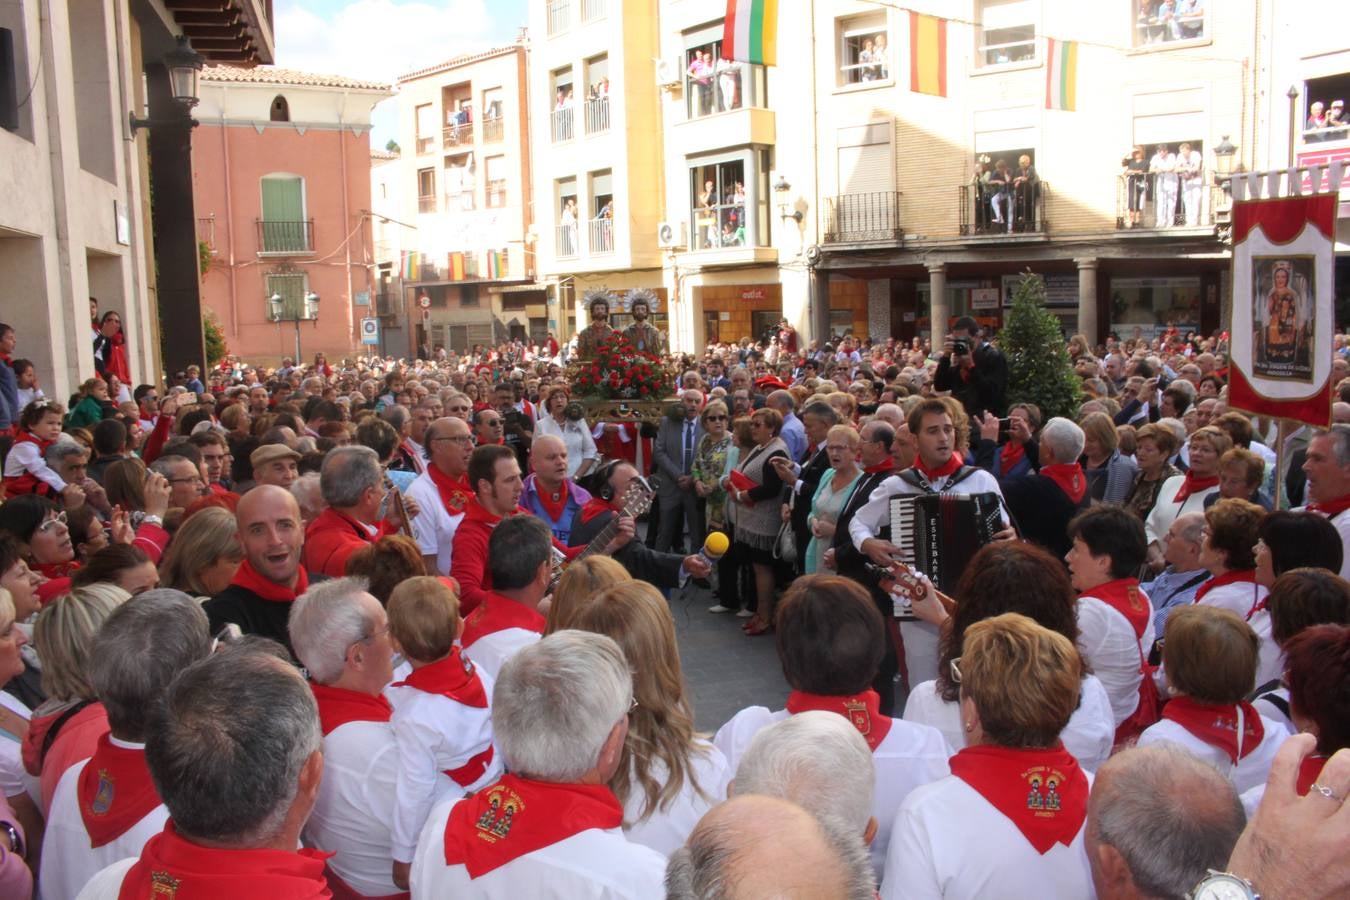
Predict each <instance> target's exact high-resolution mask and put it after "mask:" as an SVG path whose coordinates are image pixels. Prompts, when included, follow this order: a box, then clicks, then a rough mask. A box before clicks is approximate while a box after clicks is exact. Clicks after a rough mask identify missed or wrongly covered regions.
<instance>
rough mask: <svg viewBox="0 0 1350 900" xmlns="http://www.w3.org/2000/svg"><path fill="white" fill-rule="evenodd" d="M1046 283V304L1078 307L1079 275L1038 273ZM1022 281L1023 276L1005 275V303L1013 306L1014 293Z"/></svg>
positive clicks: (1038, 276)
mask: <svg viewBox="0 0 1350 900" xmlns="http://www.w3.org/2000/svg"><path fill="white" fill-rule="evenodd" d="M1036 277H1037V278H1039V279H1041V281H1042V283H1044V284H1045V305H1046V306H1072V307H1074V308H1077V307H1078V276H1077V275H1068V274H1062V273H1061V274H1052V275H1037V276H1036ZM1021 282H1022V276H1021V275H1020V274H1018V275H1004V276H1003V305H1004V306H1012V301H1013V294H1014V293H1015V292H1016V291H1017V285H1019V284H1020V283H1021Z"/></svg>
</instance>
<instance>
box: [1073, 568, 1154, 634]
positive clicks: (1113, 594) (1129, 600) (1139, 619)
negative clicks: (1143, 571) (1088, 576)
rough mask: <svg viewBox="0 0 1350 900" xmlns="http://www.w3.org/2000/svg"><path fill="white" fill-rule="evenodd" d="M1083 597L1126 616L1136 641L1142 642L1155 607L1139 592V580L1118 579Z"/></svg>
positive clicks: (1087, 592)
mask: <svg viewBox="0 0 1350 900" xmlns="http://www.w3.org/2000/svg"><path fill="white" fill-rule="evenodd" d="M1083 596H1084V597H1093V598H1095V599H1097V600H1100V601H1102V602H1103V603H1105V604H1106V605H1107V606H1109V607H1111V608H1112V609H1114V610H1115V611H1116V612H1118V613H1120V614H1121V615H1122V616H1124V617H1125V618H1126V619H1127V620H1128V621H1129V623H1130V627H1131V628H1133V629H1134V639H1135V640H1141V639H1142V638H1143V637H1144V629H1145V628H1147V627H1148V619H1149V616H1150V615H1152V614H1153V606H1152V604H1150V603H1149V602H1148V598H1147V597H1145V596H1144V592H1143V591H1141V590H1139V580H1138V579H1137V578H1118V579H1116V580H1115V581H1108V582H1106V584H1099V585H1097V586H1096V587H1095V588H1089V589H1088V590H1086V591H1084V592H1083Z"/></svg>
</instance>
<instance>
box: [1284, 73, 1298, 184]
mask: <svg viewBox="0 0 1350 900" xmlns="http://www.w3.org/2000/svg"><path fill="white" fill-rule="evenodd" d="M1285 96H1286V97H1288V98H1289V167H1290V168H1291V169H1292V168H1293V167H1294V136H1295V135H1296V134H1298V120H1299V115H1298V85H1296V84H1291V85H1289V90H1288V91H1286V92H1285Z"/></svg>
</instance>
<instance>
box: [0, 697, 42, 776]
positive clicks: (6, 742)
mask: <svg viewBox="0 0 1350 900" xmlns="http://www.w3.org/2000/svg"><path fill="white" fill-rule="evenodd" d="M0 705H3V706H4V707H5V708H6V709H8V710H9V711H10V712H12V713H14V714H16V715H18V716H19V717H20V718H22V719H25V720H28V719H31V718H32V717H33V713H32V711H31V710H30V709H29V708H28V707H27V706H24V705H23V701H21V700H19V699H18V698H17V697H15V696H14V695H13V694H10V693H8V692H6V691H0ZM0 792H2V793H4V795H5V796H6V797H17V796H18V795H19V794H23V793H27V794H28V796H29V797H32V798H33V802H35V803H36V802H37V798H39V797H41V796H42V792H41V789H40V787H39V783H38V779H36V778H34V777H32V776H31V775H29V774H28V773H27V772H26V771H25V770H24V767H23V752H22V749H21V747H20V745H19V738H18V736H17V735H11V734H10V733H9V732H8V731H0Z"/></svg>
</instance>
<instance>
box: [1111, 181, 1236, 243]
mask: <svg viewBox="0 0 1350 900" xmlns="http://www.w3.org/2000/svg"><path fill="white" fill-rule="evenodd" d="M1162 179H1163V176H1161V175H1146V174H1138V175H1128V174H1127V175H1120V176H1118V177H1117V178H1116V230H1118V231H1143V232H1154V233H1157V232H1161V231H1178V230H1186V229H1192V230H1195V229H1199V230H1201V231H1210V230H1212V229H1213V227H1214V226H1215V225H1216V224H1218V225H1222V224H1227V222H1228V221H1229V219H1228V217H1229V215H1230V214H1231V212H1232V202H1233V201H1232V198H1231V197H1230V196H1229V194H1228V191H1227V190H1226V189H1225V188H1224V187H1221V186H1219V185H1215V184H1211V183H1209V182H1208V181H1207V179H1206V178H1205V177H1204V176H1203V175H1202V176H1200V177H1198V178H1195V179H1193V180H1192V181H1190V182H1189V183H1188V184H1181V183H1178V181H1177V180H1176V178H1175V177H1173V179H1172V181H1171V184H1167V183H1165V182H1164V181H1163V180H1162Z"/></svg>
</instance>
